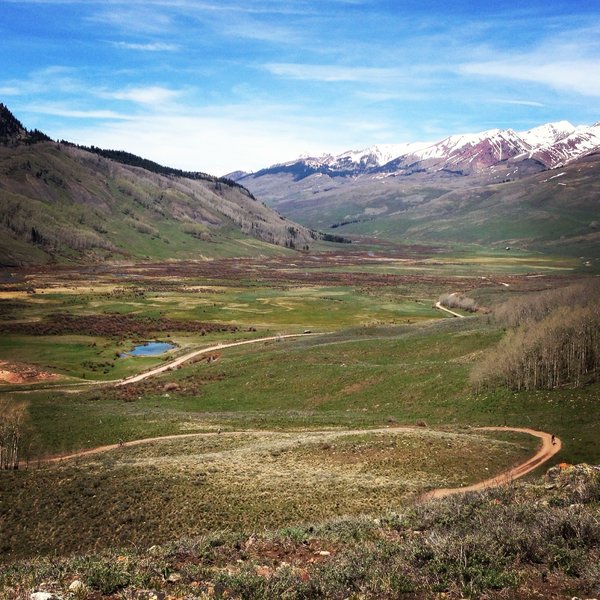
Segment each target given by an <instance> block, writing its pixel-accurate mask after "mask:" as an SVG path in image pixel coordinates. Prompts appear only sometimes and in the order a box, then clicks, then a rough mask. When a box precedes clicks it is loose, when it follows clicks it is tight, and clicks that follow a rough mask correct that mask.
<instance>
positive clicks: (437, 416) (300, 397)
mask: <svg viewBox="0 0 600 600" xmlns="http://www.w3.org/2000/svg"><path fill="white" fill-rule="evenodd" d="M500 336H501V332H500V331H498V330H494V329H490V326H489V325H487V323H486V318H485V317H484V318H479V317H474V318H468V319H462V320H459V319H445V320H442V321H439V322H435V323H431V324H427V325H421V326H413V325H411V326H408V325H406V326H401V327H364V328H360V329H357V330H349V331H345V332H340V333H337V334H331V335H324V336H315V337H307V338H302V339H296V340H285V341H281V342H278V341H271V342H268V343H259V344H256V345H252V346H246V347H244V346H242V347H237V348H229V349H226V350H223V351H222V352H221V355H220V358H219V359H218V360H216V361H213V362H211V363H208V362H206V361H201V362H196V363H192V364H184V365H183V366H182V367H181V368H179V369H177V370H176V371H171V372H167V373H165V374H162V375H160V376H159V377H157V378H152V379H148V380H145V381H142V382H140V383H137V384H131V385H129V386H124V387H120V388H114V387H113V386H107V387H96V388H94V389H90V390H87V391H84V392H83V393H78V394H66V393H64V392H59V391H54V392H52V391H51V390H45V391H37V392H32V393H28V394H20V393H14V394H13V398H14V399H15V400H17V399H18V400H26V401H27V402H28V413H29V416H30V420H29V423H30V427H31V428H32V433H31V437H30V439H31V446H30V448H29V449H28V452H29V456H30V457H31V459H32V460H35V457H36V456H40V455H48V454H54V453H58V452H70V451H73V450H77V449H80V448H89V447H94V446H99V445H103V444H109V443H116V442H117V441H118V440H119V439H123V440H133V439H138V438H143V437H149V436H157V435H167V434H175V433H188V432H196V431H197V432H202V431H211V430H215V429H216V428H221V429H222V430H223V431H227V430H244V429H262V430H273V429H277V430H286V429H288V430H289V429H298V428H304V429H306V428H321V427H340V428H362V427H381V426H386V425H394V424H397V423H399V424H414V423H416V422H417V421H424V422H426V423H427V424H429V425H432V426H433V425H436V426H439V425H442V426H443V425H455V426H462V425H481V426H485V425H512V426H527V427H532V428H537V429H541V430H545V431H550V432H554V433H556V434H557V435H559V436H560V437H561V438H562V439H563V440H564V441H565V447H564V449H563V453H562V455H561V456H562V457H563V458H564V459H565V460H568V461H572V462H575V461H582V460H588V461H598V460H600V454H599V449H598V445H597V444H596V443H595V439H596V432H597V427H598V418H597V416H596V415H597V411H596V410H595V408H596V407H597V405H598V401H599V397H600V386H598V385H597V384H595V385H589V386H587V387H585V388H583V389H580V390H571V389H557V390H550V391H543V392H541V391H540V392H519V393H515V392H511V391H508V390H503V389H499V390H495V391H486V392H482V393H476V392H475V391H473V390H472V389H471V387H470V384H469V373H470V370H471V368H472V366H473V364H474V363H475V361H477V360H478V359H479V358H480V357H481V356H482V355H483V353H484V352H485V351H486V349H487V348H490V347H492V346H493V345H494V344H495V343H496V342H497V341H498V340H499V339H500Z"/></svg>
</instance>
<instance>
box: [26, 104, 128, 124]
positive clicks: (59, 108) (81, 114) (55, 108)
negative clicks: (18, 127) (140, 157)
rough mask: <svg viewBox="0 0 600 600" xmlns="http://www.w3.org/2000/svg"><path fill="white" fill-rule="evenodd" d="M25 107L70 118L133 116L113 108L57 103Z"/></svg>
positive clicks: (44, 113) (31, 110) (125, 118)
mask: <svg viewBox="0 0 600 600" xmlns="http://www.w3.org/2000/svg"><path fill="white" fill-rule="evenodd" d="M24 109H25V110H26V111H27V112H31V113H37V114H43V115H53V116H55V117H67V118H69V119H100V120H102V119H108V120H123V121H128V120H131V119H132V118H133V117H132V116H131V115H127V114H123V113H118V112H116V111H113V110H100V109H98V110H78V109H74V108H69V107H68V106H67V105H63V104H57V103H35V104H27V105H25V107H24Z"/></svg>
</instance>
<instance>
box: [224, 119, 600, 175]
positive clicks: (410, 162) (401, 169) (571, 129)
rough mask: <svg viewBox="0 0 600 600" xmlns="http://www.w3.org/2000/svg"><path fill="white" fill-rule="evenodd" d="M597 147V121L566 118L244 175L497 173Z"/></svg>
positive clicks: (538, 167) (527, 169) (530, 168)
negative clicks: (588, 122) (576, 123)
mask: <svg viewBox="0 0 600 600" xmlns="http://www.w3.org/2000/svg"><path fill="white" fill-rule="evenodd" d="M595 151H600V123H596V124H595V125H592V126H578V127H576V126H574V125H572V124H571V123H569V122H568V121H558V122H555V123H547V124H545V125H540V126H539V127H535V128H533V129H529V130H528V131H520V132H517V131H514V130H512V129H491V130H488V131H482V132H479V133H465V134H458V135H451V136H449V137H446V138H444V139H442V140H440V141H437V142H411V143H404V144H382V145H376V146H369V147H367V148H365V149H363V150H349V151H347V152H344V153H342V154H339V155H337V156H334V155H332V154H324V155H322V156H319V157H314V156H312V157H311V156H304V157H301V158H298V159H296V160H293V161H289V162H286V163H280V164H277V165H274V166H272V167H269V168H267V169H263V170H261V171H259V172H257V173H254V174H251V175H248V174H246V175H244V176H242V177H237V178H236V179H245V178H247V177H252V178H257V177H261V176H263V175H274V174H277V173H289V174H292V175H293V177H294V179H295V180H296V181H298V180H300V179H304V178H306V177H309V176H310V175H314V174H316V173H321V174H325V175H329V176H330V177H357V176H365V175H372V176H377V177H379V178H380V177H381V176H390V175H404V176H409V175H413V174H416V173H419V174H423V173H431V174H436V173H437V174H440V175H444V174H446V175H448V176H456V175H483V176H485V175H486V174H490V176H492V174H494V173H495V175H494V177H496V178H498V177H500V175H498V173H499V172H500V171H502V169H503V168H504V170H505V171H507V172H508V171H509V170H510V173H511V174H512V175H514V176H517V175H516V174H518V173H519V172H520V173H522V174H530V173H532V172H536V171H542V170H544V169H549V168H555V167H558V166H561V165H564V164H566V163H568V162H570V161H572V160H575V159H577V158H580V157H581V156H585V155H586V154H589V153H591V152H595Z"/></svg>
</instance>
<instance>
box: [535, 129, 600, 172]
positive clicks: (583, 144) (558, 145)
mask: <svg viewBox="0 0 600 600" xmlns="http://www.w3.org/2000/svg"><path fill="white" fill-rule="evenodd" d="M599 150H600V123H596V124H595V125H592V126H591V127H575V128H573V131H572V132H571V133H569V134H568V135H566V136H564V137H562V138H560V139H559V140H557V141H556V142H554V143H550V144H545V145H541V146H538V147H537V148H535V149H534V150H533V151H532V152H531V158H534V159H536V160H539V161H540V162H543V163H544V164H545V165H546V166H548V167H558V166H561V165H564V164H566V163H568V162H571V161H572V160H574V159H576V158H579V157H580V156H585V155H586V154H590V153H592V152H596V151H599Z"/></svg>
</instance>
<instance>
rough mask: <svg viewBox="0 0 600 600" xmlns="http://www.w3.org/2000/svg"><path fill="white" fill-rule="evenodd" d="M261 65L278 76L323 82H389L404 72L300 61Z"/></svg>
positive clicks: (401, 76)
mask: <svg viewBox="0 0 600 600" xmlns="http://www.w3.org/2000/svg"><path fill="white" fill-rule="evenodd" d="M263 67H264V68H265V69H266V70H267V71H269V72H270V73H272V74H273V75H277V76H280V77H288V78H290V79H303V80H309V81H324V82H343V81H351V82H389V81H391V80H397V79H400V78H404V77H405V72H403V71H400V70H399V69H394V68H387V67H347V66H343V65H335V64H332V65H319V64H301V63H267V64H265V65H263Z"/></svg>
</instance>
